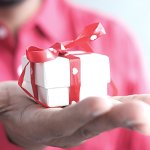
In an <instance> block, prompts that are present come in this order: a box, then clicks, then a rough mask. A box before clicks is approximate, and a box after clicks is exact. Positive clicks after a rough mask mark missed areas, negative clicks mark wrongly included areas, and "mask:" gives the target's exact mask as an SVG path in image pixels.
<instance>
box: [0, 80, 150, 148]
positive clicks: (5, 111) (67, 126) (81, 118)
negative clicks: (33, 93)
mask: <svg viewBox="0 0 150 150" xmlns="http://www.w3.org/2000/svg"><path fill="white" fill-rule="evenodd" d="M0 95H1V96H0V121H1V122H3V124H4V126H5V129H6V133H7V135H8V137H9V139H10V140H11V142H13V143H15V144H17V145H19V146H21V147H24V148H26V149H28V150H34V149H36V150H40V149H42V148H43V147H45V146H48V145H49V146H56V147H61V148H68V147H72V146H76V145H79V144H81V143H83V142H84V141H85V140H87V139H89V138H91V137H94V136H96V135H98V134H100V133H102V132H104V131H107V130H111V129H114V128H117V127H124V128H129V129H132V130H135V131H138V132H141V133H143V134H146V135H150V118H149V116H150V95H130V96H123V97H122V96H119V97H105V98H104V97H89V98H87V99H86V100H84V101H81V102H80V103H77V104H73V105H71V106H68V107H65V108H43V107H42V106H40V105H39V104H36V103H34V101H32V100H31V99H29V98H28V97H27V96H26V95H25V94H24V92H23V91H22V90H21V89H20V88H19V87H18V85H17V82H3V83H0Z"/></svg>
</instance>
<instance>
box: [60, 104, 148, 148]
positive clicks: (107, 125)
mask: <svg viewBox="0 0 150 150" xmlns="http://www.w3.org/2000/svg"><path fill="white" fill-rule="evenodd" d="M149 116H150V107H149V106H148V105H147V104H145V103H143V102H133V103H126V104H120V105H117V106H114V108H113V109H112V110H111V111H110V112H109V113H107V114H104V115H103V116H100V117H98V118H96V119H95V120H94V121H91V122H90V123H88V124H87V125H85V126H83V127H82V128H80V129H79V130H78V131H77V132H75V133H74V134H73V135H72V136H68V137H66V138H61V139H59V143H60V144H63V143H66V142H68V143H70V146H71V145H74V144H77V143H80V142H81V141H84V140H86V139H88V138H91V137H93V136H96V135H98V134H100V133H102V132H104V131H107V130H111V129H114V128H117V127H125V128H129V129H133V130H137V131H140V132H142V133H144V134H150V118H149Z"/></svg>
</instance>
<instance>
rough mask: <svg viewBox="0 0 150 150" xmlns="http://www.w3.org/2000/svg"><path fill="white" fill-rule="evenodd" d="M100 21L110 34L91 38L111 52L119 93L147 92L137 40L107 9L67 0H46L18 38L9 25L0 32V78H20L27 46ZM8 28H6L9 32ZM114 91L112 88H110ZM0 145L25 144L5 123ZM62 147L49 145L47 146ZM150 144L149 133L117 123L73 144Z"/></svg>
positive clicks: (96, 148)
mask: <svg viewBox="0 0 150 150" xmlns="http://www.w3.org/2000/svg"><path fill="white" fill-rule="evenodd" d="M93 22H101V23H102V24H103V26H104V28H105V29H106V32H107V35H106V36H103V37H101V38H100V39H98V40H97V41H95V42H93V43H92V46H93V51H94V52H97V53H100V54H105V55H108V56H109V58H110V63H111V77H112V80H113V81H114V82H115V84H116V86H117V88H118V94H119V95H127V94H134V93H146V92H148V88H147V85H146V76H145V73H144V70H143V64H142V62H141V54H140V51H139V49H138V46H137V43H135V41H134V40H133V37H131V35H130V34H129V33H128V31H127V30H126V29H125V27H124V26H123V25H121V24H120V23H119V22H118V21H116V20H114V19H112V18H109V17H107V16H105V15H103V14H97V13H94V12H90V11H89V10H83V9H81V8H79V7H75V6H73V5H71V4H69V3H66V2H65V1H64V0H61V1H60V0H45V1H43V5H42V6H41V9H40V10H39V12H38V13H37V15H36V16H34V17H33V18H31V20H29V21H28V22H27V23H26V24H24V26H23V27H22V28H21V29H20V31H19V34H18V43H17V45H16V44H15V42H14V40H13V38H12V36H11V34H9V31H8V30H5V29H6V27H5V26H3V25H0V29H2V28H3V30H2V31H3V32H1V33H2V34H0V71H1V74H0V81H6V80H17V79H18V73H19V72H20V71H19V70H20V69H19V68H20V65H21V58H22V56H23V55H24V54H25V50H26V47H28V46H31V45H34V46H37V47H41V48H47V47H49V46H50V45H52V44H54V43H55V42H62V41H66V40H72V39H74V38H75V37H76V36H77V35H78V34H79V33H80V31H81V30H82V29H83V28H84V27H85V26H86V25H88V24H90V23H93ZM5 31H6V32H5ZM109 93H110V95H111V93H112V92H111V89H109ZM0 149H2V150H21V148H17V147H16V146H14V145H13V144H11V143H10V142H9V141H8V140H7V138H6V135H5V132H4V129H3V127H2V125H1V126H0ZM57 149H59V148H53V147H48V148H46V150H57ZM141 149H143V150H149V149H150V137H146V136H144V135H141V134H138V133H135V132H131V131H129V130H125V129H115V130H112V131H109V132H105V133H103V134H101V135H99V136H97V137H95V138H92V139H90V140H88V141H87V142H86V143H84V144H82V145H81V146H78V147H74V148H70V150H141Z"/></svg>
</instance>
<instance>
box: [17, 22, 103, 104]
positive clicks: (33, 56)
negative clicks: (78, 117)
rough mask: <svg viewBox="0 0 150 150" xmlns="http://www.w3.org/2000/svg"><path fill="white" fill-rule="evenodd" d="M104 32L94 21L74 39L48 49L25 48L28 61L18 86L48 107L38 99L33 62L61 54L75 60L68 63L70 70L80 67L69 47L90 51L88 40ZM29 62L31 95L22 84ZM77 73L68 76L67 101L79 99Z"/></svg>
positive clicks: (47, 59)
mask: <svg viewBox="0 0 150 150" xmlns="http://www.w3.org/2000/svg"><path fill="white" fill-rule="evenodd" d="M104 34H105V30H104V28H103V26H102V25H101V24H100V23H94V24H91V25H88V26H87V27H85V28H84V30H83V31H82V32H81V34H80V35H79V36H78V37H77V38H76V39H75V40H72V41H68V42H63V43H55V44H54V45H52V46H51V47H50V48H48V49H40V48H37V47H34V46H31V47H29V48H28V49H27V50H26V56H27V59H28V60H29V62H28V63H27V64H26V66H25V67H24V69H23V71H22V73H21V75H20V77H19V80H18V84H19V86H20V87H21V88H22V89H23V90H24V91H25V92H26V93H27V94H28V95H29V96H30V97H32V98H33V99H34V100H35V102H37V103H40V104H42V105H43V106H45V107H48V106H47V105H46V104H43V103H42V102H40V101H39V100H38V92H37V85H36V84H35V71H34V67H35V64H34V63H44V62H47V61H51V60H53V59H56V58H57V57H58V56H62V57H65V58H68V59H69V60H70V63H71V60H72V59H75V60H76V61H74V62H73V63H72V64H71V65H70V66H71V67H70V70H71V69H72V68H74V67H76V68H80V61H79V58H78V57H76V56H74V55H71V54H69V53H68V50H69V49H70V48H73V47H76V46H79V47H81V48H82V49H83V50H85V51H86V52H92V49H91V47H90V46H89V42H90V41H93V40H96V39H97V38H99V37H100V36H101V35H104ZM29 63H30V75H31V85H32V90H33V95H31V94H30V93H29V92H28V91H27V90H26V89H25V88H24V87H23V86H22V84H23V81H24V76H25V71H26V67H27V66H28V65H29ZM79 75H80V74H78V75H77V76H76V77H74V76H72V77H70V80H71V81H70V83H71V85H70V97H69V99H70V102H69V103H71V102H72V101H73V100H75V99H77V100H78V99H79V90H80V76H79Z"/></svg>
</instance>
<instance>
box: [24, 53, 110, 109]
mask: <svg viewBox="0 0 150 150" xmlns="http://www.w3.org/2000/svg"><path fill="white" fill-rule="evenodd" d="M67 53H68V54H71V55H73V56H75V57H77V58H79V60H80V68H76V67H73V68H72V70H71V71H70V60H69V59H68V58H65V57H60V56H58V57H57V58H56V59H54V60H51V61H47V62H43V63H34V66H35V68H34V69H35V70H34V71H35V84H36V85H37V90H38V91H37V92H38V100H39V101H41V102H42V103H44V104H46V105H48V106H49V107H57V106H66V105H69V104H70V100H69V92H70V85H71V81H70V76H71V75H77V74H80V75H79V76H80V89H79V101H81V100H83V99H85V98H86V97H90V96H106V95H107V84H108V83H109V82H110V68H109V58H108V57H107V56H105V55H101V54H96V53H85V52H83V51H69V52H67ZM27 63H28V59H27V58H26V56H24V57H23V63H22V66H23V68H24V67H25V65H26V64H27ZM30 69H31V67H30V64H29V65H28V66H27V68H26V72H25V75H24V82H23V87H24V88H25V89H27V90H28V91H29V92H30V93H31V94H32V95H33V89H32V85H31V76H30V73H31V70H30ZM73 94H76V93H73ZM72 102H76V99H74V100H72Z"/></svg>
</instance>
